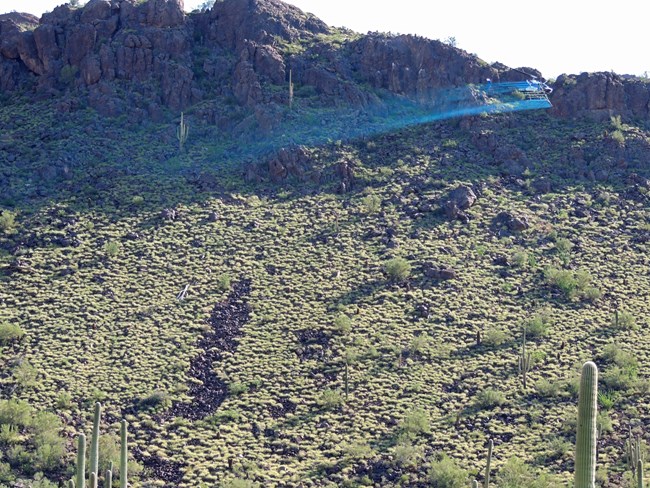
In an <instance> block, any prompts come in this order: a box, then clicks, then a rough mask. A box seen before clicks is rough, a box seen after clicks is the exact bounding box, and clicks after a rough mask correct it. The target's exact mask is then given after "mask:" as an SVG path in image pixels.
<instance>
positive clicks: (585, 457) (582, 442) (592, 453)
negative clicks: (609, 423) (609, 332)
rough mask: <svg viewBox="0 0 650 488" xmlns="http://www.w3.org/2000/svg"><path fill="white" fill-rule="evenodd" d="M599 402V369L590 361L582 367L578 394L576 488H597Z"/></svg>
mask: <svg viewBox="0 0 650 488" xmlns="http://www.w3.org/2000/svg"><path fill="white" fill-rule="evenodd" d="M597 402H598V367H597V366H596V365H595V364H594V363H593V362H592V361H588V362H586V363H585V364H584V366H583V367H582V375H581V377H580V393H579V394H578V427H577V429H578V430H577V435H576V459H575V488H595V487H596V416H597V413H598V403H597Z"/></svg>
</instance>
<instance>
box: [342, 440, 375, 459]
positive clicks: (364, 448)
mask: <svg viewBox="0 0 650 488" xmlns="http://www.w3.org/2000/svg"><path fill="white" fill-rule="evenodd" d="M374 455H375V451H374V450H373V449H372V447H370V445H369V444H368V443H367V442H352V443H350V444H346V445H345V446H343V459H344V461H345V463H346V464H351V463H354V462H355V461H359V460H363V459H370V458H372V457H373V456H374Z"/></svg>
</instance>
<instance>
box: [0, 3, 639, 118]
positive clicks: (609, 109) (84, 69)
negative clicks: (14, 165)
mask: <svg viewBox="0 0 650 488" xmlns="http://www.w3.org/2000/svg"><path fill="white" fill-rule="evenodd" d="M341 33H344V31H340V30H339V31H334V30H332V29H330V28H329V27H328V26H327V25H326V24H324V23H323V22H322V21H320V20H319V19H317V18H316V17H314V16H313V15H310V14H306V13H304V12H302V11H301V10H300V9H298V8H296V7H293V6H290V5H287V4H285V3H283V2H282V1H280V0H223V1H218V2H216V3H215V4H214V6H213V7H212V9H210V10H209V11H206V12H194V13H192V14H185V12H184V10H183V0H147V1H145V2H142V1H141V0H90V1H89V2H88V3H87V4H86V5H85V6H84V7H82V8H73V7H71V6H70V5H62V6H59V7H57V8H55V9H54V10H53V11H52V12H51V13H47V14H44V15H43V16H42V18H41V19H40V20H39V19H36V18H35V17H33V16H30V15H27V14H16V13H12V14H5V15H0V90H1V91H2V92H3V93H10V92H13V91H16V90H35V91H36V92H38V93H39V94H40V95H42V96H59V95H62V94H64V93H65V94H68V96H69V98H82V99H84V100H87V102H88V103H89V104H90V105H91V106H92V107H94V108H95V109H97V110H98V111H100V113H102V114H105V115H109V116H115V115H120V114H123V113H127V114H128V115H129V116H130V117H131V118H134V119H136V120H141V119H144V118H146V117H149V118H153V119H154V120H155V119H160V118H161V117H162V116H163V115H162V114H163V113H164V112H163V110H162V108H163V107H166V108H169V109H171V110H173V111H175V112H178V111H180V110H183V109H185V108H186V107H188V106H189V105H194V104H196V103H197V102H200V101H205V100H218V103H217V105H219V106H220V107H223V105H224V101H225V102H227V103H231V101H234V102H235V103H236V105H237V106H238V107H240V108H241V109H242V110H244V111H248V112H247V114H246V115H247V116H248V117H249V118H248V119H246V120H245V121H244V122H242V123H240V124H239V127H236V128H234V129H236V130H246V127H249V126H251V127H252V126H257V127H263V128H264V129H265V130H270V129H271V127H272V126H273V124H274V118H275V117H276V112H277V111H276V110H275V109H274V107H276V106H277V105H278V104H284V103H286V101H287V97H288V89H287V90H280V89H277V88H278V87H284V88H286V86H287V83H288V74H289V71H291V72H292V75H293V81H294V82H295V83H296V84H297V85H298V86H301V87H305V88H309V90H308V91H310V90H311V91H310V93H311V92H313V93H314V94H316V95H318V100H319V103H321V104H324V105H342V106H346V107H350V106H352V107H358V108H361V107H364V106H366V105H367V104H369V103H370V102H372V101H375V100H377V96H376V94H374V93H373V91H372V90H368V89H367V87H372V88H374V89H383V90H388V91H390V92H393V93H395V94H397V95H400V96H407V97H409V98H411V99H415V100H418V101H420V102H423V103H428V104H432V105H436V104H440V103H445V98H454V97H456V98H458V94H457V93H456V92H454V91H453V90H470V91H471V88H469V85H470V84H480V83H483V82H484V81H485V79H486V78H491V79H492V80H494V81H498V80H521V79H526V77H527V75H525V74H523V73H522V72H521V71H517V70H512V69H509V68H508V67H507V66H504V65H502V64H498V63H495V64H493V65H488V64H486V63H484V62H483V61H481V60H480V59H478V58H477V57H476V56H475V55H471V54H469V53H467V52H465V51H462V50H460V49H456V48H455V47H452V46H450V45H447V44H445V43H442V42H440V41H436V40H428V39H424V38H421V37H418V36H411V35H398V36H394V35H387V34H376V33H372V34H367V35H364V36H348V37H349V39H348V40H345V41H340V37H341ZM333 34H336V35H333ZM348 34H349V33H348ZM334 39H339V40H336V41H334ZM522 71H525V72H527V73H531V74H533V75H537V76H539V75H540V73H539V72H537V71H535V70H534V69H532V68H525V69H523V70H522ZM450 90H452V91H450ZM465 95H470V96H474V95H475V94H473V93H468V94H463V96H465ZM460 98H463V97H460ZM552 101H553V103H554V105H555V113H556V114H558V115H560V116H589V117H595V118H605V117H608V116H610V115H613V114H621V115H623V116H625V117H635V118H646V117H648V116H649V113H650V108H649V101H650V85H648V84H644V83H642V82H640V81H634V80H628V79H625V78H623V77H619V76H616V75H612V74H610V73H595V74H583V75H580V76H561V77H560V78H559V79H558V80H557V82H556V83H555V92H554V94H553V99H552ZM75 106H83V104H81V103H62V104H61V107H62V108H65V107H68V109H72V107H75ZM198 110H200V116H201V118H203V119H204V120H207V121H211V122H213V123H217V124H219V125H220V126H221V125H223V119H224V117H226V116H224V114H223V113H222V112H220V109H218V108H212V109H211V108H210V106H209V104H203V105H202V106H201V107H200V109H198ZM251 112H252V115H251Z"/></svg>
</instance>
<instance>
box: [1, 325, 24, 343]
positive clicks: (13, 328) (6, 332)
mask: <svg viewBox="0 0 650 488" xmlns="http://www.w3.org/2000/svg"><path fill="white" fill-rule="evenodd" d="M24 335H25V331H24V330H23V329H21V328H20V326H19V325H18V324H12V323H10V322H0V346H6V345H8V344H9V343H11V342H14V341H18V340H20V339H21V338H22V337H23V336H24Z"/></svg>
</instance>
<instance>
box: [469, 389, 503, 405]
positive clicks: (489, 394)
mask: <svg viewBox="0 0 650 488" xmlns="http://www.w3.org/2000/svg"><path fill="white" fill-rule="evenodd" d="M505 401H506V397H505V395H504V394H503V392H501V391H499V390H494V389H492V388H486V389H485V390H480V391H479V392H478V393H477V394H476V398H475V399H474V403H475V405H476V407H477V408H480V409H487V408H493V407H497V406H499V405H503V404H504V403H505Z"/></svg>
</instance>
